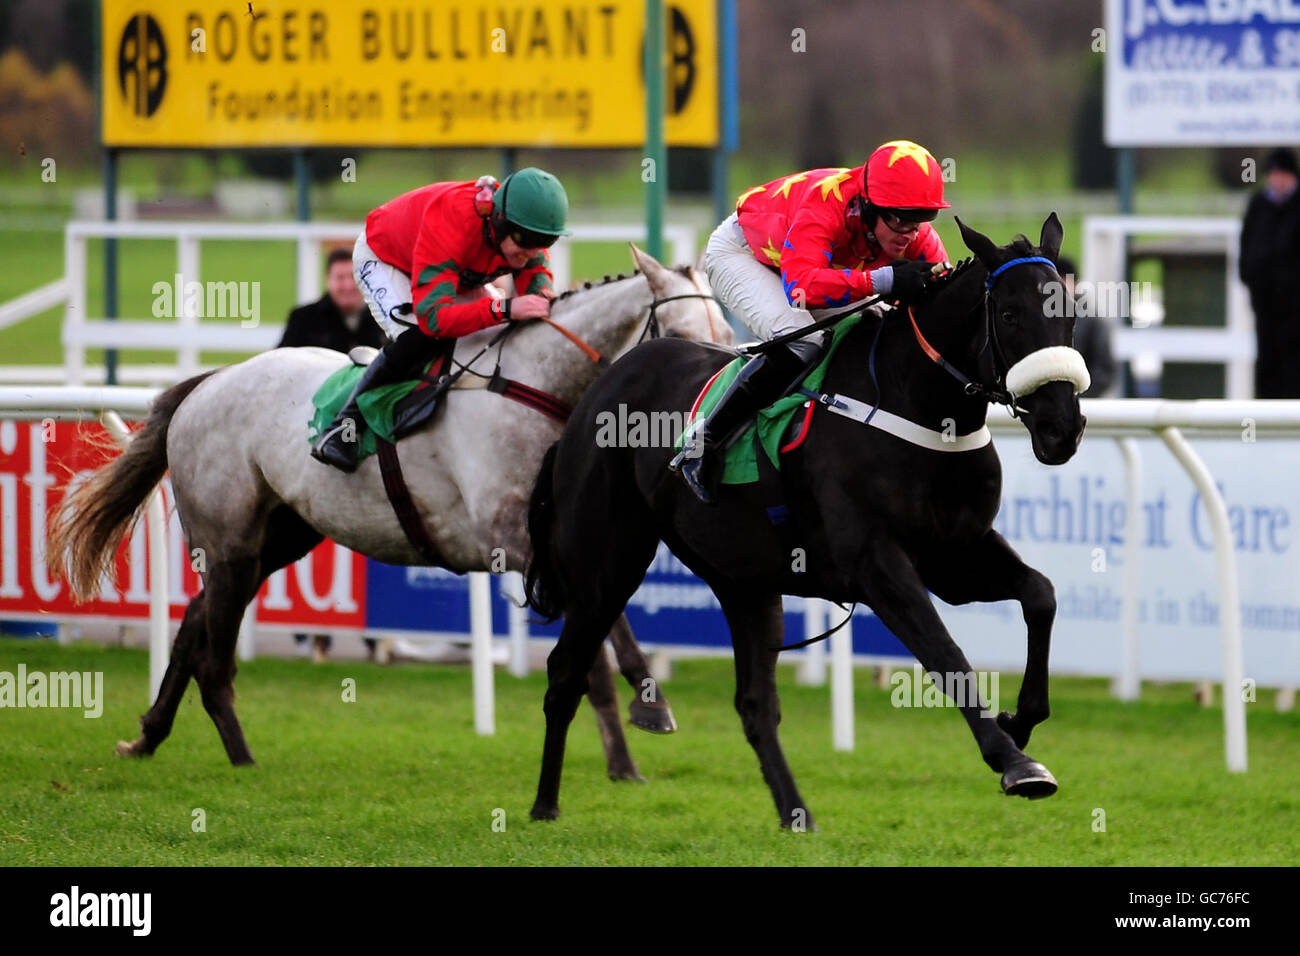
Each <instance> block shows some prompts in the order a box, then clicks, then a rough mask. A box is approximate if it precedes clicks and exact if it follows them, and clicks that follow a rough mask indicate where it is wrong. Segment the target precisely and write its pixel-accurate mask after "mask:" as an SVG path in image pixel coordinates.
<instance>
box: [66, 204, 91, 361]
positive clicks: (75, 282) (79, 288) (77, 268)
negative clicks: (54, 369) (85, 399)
mask: <svg viewBox="0 0 1300 956" xmlns="http://www.w3.org/2000/svg"><path fill="white" fill-rule="evenodd" d="M63 268H64V270H65V274H66V275H67V277H68V279H69V280H70V286H69V288H68V307H67V308H66V309H65V310H64V313H63V332H62V338H63V368H64V372H65V375H66V379H67V383H68V384H69V385H84V384H85V383H86V346H85V345H83V344H82V341H81V329H82V326H83V325H84V324H85V322H86V237H85V236H84V235H82V234H81V233H80V232H78V231H77V230H76V229H74V228H73V227H72V226H69V227H68V230H67V232H65V233H64V235H63ZM78 277H79V278H78Z"/></svg>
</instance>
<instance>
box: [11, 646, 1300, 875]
mask: <svg viewBox="0 0 1300 956" xmlns="http://www.w3.org/2000/svg"><path fill="white" fill-rule="evenodd" d="M19 662H22V663H25V664H26V666H27V669H28V671H29V672H31V671H36V670H41V671H51V670H74V669H75V670H91V671H102V672H103V673H104V688H105V697H106V703H105V706H104V713H103V716H102V717H101V718H99V719H97V720H88V719H85V718H84V717H83V716H82V715H81V712H80V711H69V710H49V709H47V710H27V709H24V710H7V709H6V710H3V711H0V730H2V732H0V865H25V864H35V865H46V864H62V865H142V864H164V865H170V864H179V865H243V864H256V865H264V864H270V865H296V864H465V865H499V864H548V865H557V864H558V865H569V864H625V865H640V866H653V865H664V864H669V865H677V864H721V865H734V864H777V865H791V864H793V865H807V864H838V865H857V864H867V865H897V864H909V865H910V864H918V865H953V864H956V865H968V864H969V865H977V864H978V865H1011V864H1028V865H1067V864H1068V865H1094V866H1108V865H1157V866H1164V865H1213V866H1218V865H1229V864H1234V865H1235V864H1262V865H1293V864H1294V863H1295V860H1296V857H1297V850H1300V845H1298V844H1300V836H1297V834H1300V798H1298V797H1297V796H1296V794H1297V792H1300V735H1298V734H1297V731H1300V715H1297V714H1294V713H1292V714H1278V713H1276V712H1275V711H1274V710H1272V698H1271V695H1270V694H1265V695H1264V696H1263V699H1261V701H1260V702H1259V703H1256V704H1252V705H1251V710H1250V714H1249V727H1250V762H1251V769H1250V772H1249V773H1247V774H1245V775H1235V774H1229V773H1227V772H1226V770H1225V769H1224V764H1223V730H1222V713H1221V711H1220V710H1218V709H1217V708H1210V709H1202V708H1200V707H1198V706H1197V705H1195V704H1194V703H1193V702H1192V700H1191V693H1190V689H1189V687H1188V686H1187V685H1172V686H1164V687H1158V686H1157V687H1153V686H1150V685H1148V687H1147V688H1146V689H1145V693H1144V698H1143V700H1142V701H1141V702H1138V703H1132V704H1121V703H1119V702H1117V701H1115V700H1114V699H1112V698H1111V697H1110V696H1109V695H1108V694H1107V691H1106V686H1105V682H1104V681H1100V680H1083V679H1056V680H1054V681H1053V685H1052V686H1053V693H1054V697H1053V716H1052V718H1051V720H1050V721H1048V722H1047V723H1046V724H1044V725H1043V726H1042V727H1040V728H1038V730H1037V732H1036V734H1035V739H1034V741H1033V744H1032V745H1031V747H1030V752H1031V753H1032V754H1033V755H1034V756H1036V757H1037V758H1039V759H1040V760H1042V761H1044V762H1045V763H1046V764H1047V765H1048V766H1049V767H1051V769H1052V771H1053V772H1054V773H1055V774H1056V776H1057V778H1058V779H1059V780H1060V782H1061V790H1060V792H1059V793H1058V794H1057V795H1056V796H1054V797H1053V798H1051V799H1050V800H1040V801H1032V802H1031V801H1026V800H1019V799H1012V798H1007V797H1003V796H1002V795H1001V794H1000V792H999V789H998V778H997V776H996V775H995V774H994V773H993V772H992V771H990V770H989V769H988V768H987V767H986V766H985V765H984V764H983V762H982V761H981V760H980V758H979V755H978V752H977V750H976V748H975V746H974V743H973V741H972V739H971V736H970V734H969V732H968V730H967V728H966V726H965V723H964V721H962V720H961V719H960V718H959V717H958V716H957V714H956V713H955V712H953V711H950V710H946V709H945V710H919V709H918V710H904V709H894V708H893V707H891V706H890V702H889V695H888V693H887V692H886V691H883V690H878V689H876V688H875V687H874V686H873V685H872V683H871V681H870V675H869V674H868V673H866V672H859V673H858V674H857V675H856V687H855V699H856V726H855V732H856V735H857V751H856V753H837V752H835V751H833V750H832V749H831V746H830V733H829V726H828V722H829V706H828V697H827V690H826V689H825V688H806V687H799V686H795V685H794V683H793V672H792V670H791V669H790V668H785V667H783V668H782V671H781V675H780V683H781V693H782V710H783V714H784V722H783V725H782V736H783V743H784V746H785V750H786V754H787V756H788V757H789V759H790V762H791V765H792V768H793V770H794V773H795V775H796V779H797V780H798V782H799V785H800V788H801V790H802V792H803V795H804V797H805V799H806V800H807V801H808V804H809V807H810V809H811V810H812V812H813V814H814V815H815V817H816V819H817V822H818V824H819V827H820V831H819V832H817V833H812V834H795V833H790V832H782V831H781V830H779V828H778V827H777V821H776V816H775V812H774V808H773V805H772V802H771V799H770V796H769V794H768V791H767V788H766V787H765V786H764V784H763V782H762V779H761V777H760V775H759V772H758V766H757V761H756V759H755V757H754V754H753V752H752V751H751V750H750V748H749V746H748V744H746V742H745V740H744V737H743V735H742V733H741V731H740V726H739V720H738V718H737V716H736V714H735V712H734V711H733V710H732V707H731V695H732V692H733V684H732V676H731V668H730V663H729V662H727V661H697V662H689V663H680V664H679V665H678V667H677V669H676V673H675V675H674V678H673V679H672V680H671V681H670V682H669V683H668V685H667V688H666V690H667V693H668V695H669V697H670V699H671V700H672V703H673V706H674V709H675V711H676V713H677V718H678V721H679V723H680V725H681V731H680V732H679V733H678V734H676V735H675V736H672V737H651V736H647V735H645V734H641V733H639V732H637V731H634V730H630V731H629V733H630V735H631V736H630V744H631V747H632V751H633V754H634V756H635V757H636V758H637V760H638V762H639V764H640V768H641V771H642V773H643V774H644V775H645V776H646V778H647V781H648V782H647V783H646V784H644V785H634V784H627V783H620V784H614V783H611V782H610V781H609V780H607V779H606V778H605V776H604V772H603V771H604V760H603V757H602V755H601V752H600V746H599V742H598V739H597V734H596V730H595V727H594V726H593V724H594V719H593V717H592V714H591V711H590V709H589V707H588V706H587V705H586V704H584V705H583V707H582V708H581V709H580V710H579V713H578V717H577V719H576V721H575V723H574V727H573V731H572V733H571V734H570V738H569V754H568V760H567V763H566V768H565V769H566V772H565V779H564V786H563V789H562V792H561V808H562V816H561V817H560V819H559V820H558V821H556V822H554V823H547V824H540V823H534V822H532V821H530V820H529V819H528V809H529V807H530V806H531V803H532V798H533V794H534V787H535V785H536V780H537V770H538V764H539V758H540V752H541V733H542V721H541V712H540V710H541V698H542V693H543V688H544V678H543V677H542V676H541V675H533V676H531V677H529V678H527V679H526V680H522V681H520V680H516V679H514V678H511V677H509V676H506V675H505V674H498V677H497V734H496V736H494V737H487V738H483V737H478V736H476V735H475V733H474V730H473V726H472V720H471V693H470V679H469V672H468V669H467V668H464V667H450V666H443V667H432V666H397V667H390V668H381V667H378V666H375V665H369V664H363V663H348V662H339V663H330V664H326V665H322V666H312V665H309V664H307V663H305V662H301V661H286V660H271V659H267V660H258V661H255V662H253V663H250V664H246V665H244V666H243V667H242V668H241V674H240V677H239V680H238V683H237V689H238V694H239V713H240V717H241V720H242V722H243V726H244V729H245V731H246V733H247V735H248V740H249V745H250V746H251V748H252V750H253V754H254V756H256V757H257V758H258V760H259V762H260V763H259V766H257V767H253V768H240V769H235V768H232V767H230V766H229V764H228V763H227V761H226V758H225V754H224V751H223V750H222V748H221V744H220V741H219V738H218V736H217V733H216V730H215V728H214V727H213V726H212V724H211V722H210V720H209V719H208V717H207V715H206V713H205V712H204V711H203V708H202V705H201V703H200V702H199V700H198V694H197V691H196V690H195V689H194V688H193V687H191V689H190V692H189V693H188V694H187V696H186V698H185V701H184V703H183V704H182V705H181V708H180V713H179V715H178V717H177V721H176V726H175V729H174V731H173V733H172V736H171V738H170V739H169V740H168V741H167V742H166V743H165V744H164V745H163V746H162V747H161V748H160V750H159V751H158V753H157V754H156V755H155V756H154V757H153V758H151V759H148V760H143V761H134V760H131V761H128V760H121V759H118V758H116V757H114V756H113V755H112V748H113V744H114V743H115V742H116V741H117V740H118V739H119V738H122V737H134V735H135V733H136V729H137V726H138V725H137V722H136V718H137V716H138V715H139V713H140V712H141V711H142V710H143V697H144V688H145V686H146V674H147V658H146V655H145V653H144V652H143V651H137V650H123V649H109V648H102V647H99V646H95V645H88V644H85V645H76V646H73V647H71V648H60V647H58V646H57V645H55V644H53V643H52V642H46V641H32V640H0V670H5V671H10V672H13V671H15V670H16V668H17V665H18V663H19ZM349 677H350V678H354V679H355V680H356V688H357V695H356V696H357V699H356V702H355V703H344V702H343V701H342V699H341V691H340V688H341V685H342V681H343V680H344V679H345V678H349ZM1014 683H1015V682H1014V681H1013V680H1012V679H1011V675H1006V677H1005V678H1004V680H1003V681H1002V685H1003V686H1002V695H1003V700H1004V703H1005V702H1006V701H1008V700H1014V693H1015V687H1014V686H1012V685H1013V684H1014ZM626 695H627V691H626V690H624V691H623V692H622V696H624V697H626ZM195 808H202V809H203V810H204V811H205V814H206V824H207V829H206V832H204V833H195V832H193V831H192V829H191V822H192V820H193V816H192V813H193V810H194V809H195ZM1097 808H1100V809H1102V810H1104V811H1105V814H1106V831H1105V832H1104V833H1101V832H1094V830H1093V820H1094V810H1095V809H1097ZM497 809H500V810H504V812H505V823H506V828H505V831H504V832H494V830H493V828H492V823H493V813H494V810H497Z"/></svg>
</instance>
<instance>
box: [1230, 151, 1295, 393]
mask: <svg viewBox="0 0 1300 956" xmlns="http://www.w3.org/2000/svg"><path fill="white" fill-rule="evenodd" d="M1264 171H1265V173H1266V174H1267V176H1268V179H1267V185H1266V186H1265V188H1264V189H1263V190H1261V191H1260V192H1257V193H1256V194H1255V195H1254V196H1252V197H1251V199H1250V205H1249V206H1247V207H1246V219H1245V221H1244V222H1243V223H1242V226H1241V258H1240V260H1239V265H1240V271H1241V281H1242V282H1244V283H1245V284H1246V288H1247V289H1249V290H1250V307H1251V308H1252V309H1253V310H1254V312H1255V341H1256V344H1257V350H1256V352H1257V354H1256V357H1255V397H1256V398H1300V374H1297V373H1296V362H1297V361H1300V193H1298V192H1297V190H1296V184H1297V183H1298V182H1300V164H1297V162H1296V155H1295V153H1294V152H1293V151H1291V150H1289V149H1276V150H1274V151H1273V152H1272V153H1270V154H1269V156H1268V158H1267V159H1266V160H1265V161H1264Z"/></svg>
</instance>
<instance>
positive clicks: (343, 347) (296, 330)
mask: <svg viewBox="0 0 1300 956" xmlns="http://www.w3.org/2000/svg"><path fill="white" fill-rule="evenodd" d="M387 341H388V339H387V338H386V337H385V336H384V331H383V329H381V328H380V327H379V326H378V325H376V324H375V320H374V319H373V318H372V317H371V315H370V310H369V309H368V308H366V304H365V302H363V301H362V299H361V290H360V289H358V288H357V282H356V279H354V278H353V277H352V250H351V249H335V250H333V251H332V252H331V253H330V254H329V260H328V263H327V265H326V273H325V294H324V295H323V296H321V297H320V298H319V299H318V300H316V301H315V302H312V303H310V304H309V305H300V306H299V307H298V308H296V309H294V310H293V311H292V312H290V313H289V321H288V323H287V324H286V325H285V327H284V338H282V339H281V340H280V347H281V348H284V347H285V346H286V345H316V346H319V347H320V348H323V349H334V351H336V352H347V351H349V350H350V349H352V348H353V347H354V346H357V345H369V346H372V347H374V348H377V349H381V348H383V347H384V343H386V342H387Z"/></svg>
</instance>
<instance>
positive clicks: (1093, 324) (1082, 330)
mask: <svg viewBox="0 0 1300 956" xmlns="http://www.w3.org/2000/svg"><path fill="white" fill-rule="evenodd" d="M1056 268H1057V271H1058V272H1059V273H1060V275H1061V280H1062V281H1063V282H1064V283H1065V294H1066V295H1068V296H1069V297H1070V298H1072V299H1073V298H1075V290H1074V272H1075V266H1074V260H1073V259H1071V258H1069V257H1068V256H1059V257H1058V258H1057V260H1056ZM1079 312H1085V313H1090V310H1089V309H1084V308H1082V306H1080V307H1079V308H1078V309H1076V311H1075V318H1074V347H1075V348H1076V349H1078V351H1079V354H1080V355H1082V356H1083V361H1084V364H1085V365H1087V366H1088V376H1089V377H1090V378H1091V379H1092V384H1091V385H1089V386H1088V390H1087V391H1086V392H1084V393H1083V397H1084V398H1097V397H1099V396H1101V395H1102V394H1104V393H1105V392H1106V391H1107V389H1109V388H1110V386H1111V384H1112V383H1113V382H1114V381H1115V356H1114V355H1113V354H1112V353H1111V350H1110V324H1109V323H1108V321H1107V319H1106V318H1105V317H1104V316H1095V315H1092V314H1085V315H1080V314H1079Z"/></svg>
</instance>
